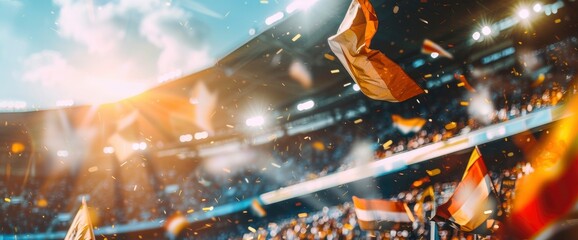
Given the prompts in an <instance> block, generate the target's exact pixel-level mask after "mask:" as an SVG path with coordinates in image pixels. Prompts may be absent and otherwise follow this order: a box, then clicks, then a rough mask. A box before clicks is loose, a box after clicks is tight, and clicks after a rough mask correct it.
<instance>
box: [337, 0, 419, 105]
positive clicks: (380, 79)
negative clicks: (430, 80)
mask: <svg viewBox="0 0 578 240" xmlns="http://www.w3.org/2000/svg"><path fill="white" fill-rule="evenodd" d="M376 32H377V15H376V14H375V10H374V9H373V6H372V5H371V3H370V2H369V0H353V1H352V2H351V5H350V6H349V10H348V11H347V13H346V14H345V18H344V19H343V22H342V23H341V26H339V30H338V31H337V34H335V35H334V36H332V37H330V38H329V39H328V41H329V47H331V50H332V51H333V53H335V55H336V56H337V58H339V60H340V61H341V63H342V64H343V66H344V67H345V69H346V70H347V72H348V73H349V75H351V77H352V78H353V80H354V81H355V82H356V83H357V84H358V85H359V87H360V88H361V92H363V94H365V95H366V96H368V97H370V98H372V99H376V100H385V101H390V102H401V101H405V100H407V99H409V98H412V97H414V96H416V95H418V94H421V93H423V92H424V91H423V90H422V89H421V88H420V87H419V86H418V85H417V84H416V83H415V82H414V81H413V80H412V79H411V78H410V77H409V76H408V75H407V74H406V73H405V72H404V71H403V69H402V68H401V67H400V66H399V65H397V63H395V62H393V61H392V60H390V59H389V58H387V57H386V56H385V55H384V54H383V53H381V52H380V51H378V50H374V49H371V48H369V45H370V43H371V39H372V38H373V36H374V35H375V33H376Z"/></svg>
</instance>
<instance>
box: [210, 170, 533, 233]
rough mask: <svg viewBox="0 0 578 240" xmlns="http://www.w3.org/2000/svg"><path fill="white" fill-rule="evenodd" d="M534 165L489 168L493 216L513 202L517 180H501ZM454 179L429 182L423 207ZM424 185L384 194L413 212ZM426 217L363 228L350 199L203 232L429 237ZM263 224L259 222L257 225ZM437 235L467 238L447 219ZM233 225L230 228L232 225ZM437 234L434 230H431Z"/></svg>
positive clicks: (439, 200)
mask: <svg viewBox="0 0 578 240" xmlns="http://www.w3.org/2000/svg"><path fill="white" fill-rule="evenodd" d="M532 171H533V168H532V166H531V165H530V164H529V163H526V162H524V161H520V162H518V163H517V164H516V166H515V167H514V168H511V169H503V170H501V171H491V172H490V175H491V178H492V181H493V184H494V186H495V187H496V195H497V196H498V197H499V202H500V204H498V206H497V209H496V211H497V214H496V215H495V219H496V220H498V221H503V220H504V219H506V218H507V216H508V215H509V214H510V211H511V208H512V202H513V200H514V199H515V194H514V192H515V186H516V184H513V185H512V184H503V182H505V181H507V182H514V183H515V182H516V181H517V180H518V179H522V178H523V177H524V176H526V175H528V174H530V173H532ZM455 178H456V180H455V181H451V182H443V183H432V184H431V185H430V186H433V189H434V193H435V198H434V199H435V203H433V204H432V203H431V202H426V203H425V204H424V205H423V206H424V207H423V208H422V209H423V211H424V212H428V213H429V211H431V209H432V208H433V207H434V206H439V205H441V204H443V203H445V202H446V201H447V200H448V199H449V198H450V197H451V195H452V194H453V192H454V190H455V188H456V187H457V185H458V183H459V176H456V177H455ZM426 188H427V187H426V186H420V187H419V188H411V189H408V190H406V191H402V192H399V193H397V194H394V195H391V196H388V197H386V199H390V200H396V201H402V202H405V203H407V205H408V207H409V208H410V209H412V214H414V215H416V216H417V215H418V214H417V213H416V212H415V210H416V208H415V206H416V205H417V204H422V203H420V202H419V200H418V199H420V198H421V197H422V195H423V194H424V190H425V189H426ZM420 214H424V213H420ZM429 222H430V221H429V220H428V218H427V217H426V218H424V219H422V220H419V219H418V218H416V221H415V222H414V223H413V224H411V226H406V227H399V226H396V227H391V228H387V227H386V228H383V229H381V230H379V231H364V230H361V229H360V228H359V226H358V224H357V220H356V217H355V210H354V207H353V204H352V202H345V203H343V204H341V205H338V206H325V207H323V209H322V210H321V211H318V212H311V213H307V214H303V216H300V217H298V216H295V217H291V218H287V219H283V220H278V221H272V222H267V221H263V222H258V223H255V224H252V228H253V229H255V231H254V232H253V231H249V230H247V229H248V227H247V226H243V227H239V228H237V229H236V232H233V233H221V234H218V236H206V239H223V240H225V239H376V240H377V239H383V240H386V239H387V240H390V239H391V240H393V239H396V240H405V239H430V234H432V233H431V225H430V223H429ZM260 224H262V225H260ZM436 225H437V234H438V236H439V237H438V238H436V239H442V240H447V239H452V240H453V239H467V237H468V235H470V237H471V236H472V235H471V234H469V233H466V232H463V231H460V230H459V229H456V228H453V227H451V226H450V224H449V223H445V222H438V223H436ZM231 229H232V228H231ZM434 234H436V233H434Z"/></svg>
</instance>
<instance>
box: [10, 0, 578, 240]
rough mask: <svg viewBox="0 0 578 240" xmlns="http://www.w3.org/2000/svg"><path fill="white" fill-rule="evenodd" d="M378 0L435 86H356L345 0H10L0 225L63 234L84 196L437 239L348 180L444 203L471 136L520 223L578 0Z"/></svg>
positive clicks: (127, 231) (574, 61) (172, 211)
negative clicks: (402, 222)
mask: <svg viewBox="0 0 578 240" xmlns="http://www.w3.org/2000/svg"><path fill="white" fill-rule="evenodd" d="M370 2H371V3H372V4H373V6H374V8H375V10H376V13H377V18H378V20H379V26H378V31H377V34H376V36H375V37H374V38H373V40H372V41H371V47H372V48H373V49H378V50H380V51H382V52H383V53H384V54H385V55H387V56H388V57H389V58H391V59H392V60H394V61H395V62H396V63H398V64H399V65H400V66H401V67H402V68H403V69H404V70H405V71H406V72H407V74H408V75H409V76H410V77H411V78H413V79H414V80H415V81H416V83H417V84H418V85H420V86H421V87H422V88H423V89H424V90H425V91H426V93H425V94H422V95H418V96H417V97H414V98H412V99H409V100H407V101H404V102H401V103H390V102H384V101H376V100H372V99H369V98H368V97H366V96H364V95H363V94H362V93H361V92H360V87H359V86H358V85H357V84H355V82H354V81H353V79H352V78H351V77H350V76H349V74H348V73H347V71H346V70H345V69H344V67H343V65H341V63H340V62H339V60H338V59H337V58H336V56H335V55H334V54H333V52H331V50H330V49H329V46H328V44H327V38H328V37H330V36H332V35H334V34H335V33H336V32H337V29H338V27H339V25H340V24H341V21H342V20H343V16H344V15H345V13H346V11H347V8H348V6H349V4H350V3H351V1H347V0H309V1H305V0H247V1H232V0H231V1H212V2H207V1H198V0H189V1H187V0H146V1H131V0H115V1H107V0H78V1H73V0H54V1H42V2H36V1H26V0H22V1H18V0H0V27H1V28H0V42H2V44H0V52H1V53H2V54H1V55H0V69H1V71H0V77H1V79H2V87H1V88H0V111H1V112H0V239H62V238H64V236H65V234H66V231H67V229H68V228H69V227H70V224H71V221H72V219H73V218H74V215H75V213H76V212H77V210H78V208H79V207H80V206H81V199H82V198H85V199H86V201H87V203H88V206H89V213H90V217H91V220H92V223H93V226H94V231H95V235H96V237H97V239H431V238H430V237H431V236H432V235H433V234H434V233H432V232H431V231H430V228H429V220H427V219H421V220H417V221H416V222H415V223H414V224H412V226H411V227H410V228H407V229H399V228H395V229H393V228H392V229H383V230H382V231H380V232H366V231H363V230H361V229H360V228H359V226H358V223H357V220H356V216H355V211H354V208H353V205H352V202H351V201H352V200H351V199H352V196H358V197H364V198H381V199H395V200H400V201H403V202H406V203H407V204H408V206H409V208H410V209H412V211H413V210H414V206H416V205H417V204H421V203H419V201H418V200H419V199H420V198H421V196H422V195H423V192H424V190H425V189H426V188H427V187H429V186H432V187H433V189H434V192H435V194H436V197H435V200H434V202H436V205H440V204H442V203H444V202H446V201H447V200H448V199H449V198H450V196H451V195H452V193H453V191H454V190H455V188H456V186H457V184H458V183H459V181H460V179H461V177H462V175H463V173H464V170H465V168H466V165H467V163H468V160H469V156H470V153H471V152H472V149H473V148H474V147H475V146H478V147H479V149H480V152H481V153H482V155H483V159H484V161H485V164H486V166H487V167H488V170H489V173H490V176H491V179H492V182H493V185H494V186H495V191H496V196H497V197H498V199H499V200H500V206H499V207H498V210H497V212H496V215H497V219H501V220H503V221H504V222H505V221H507V219H508V217H509V215H510V213H511V212H512V208H513V205H512V203H513V202H514V201H515V199H516V194H515V192H516V186H517V183H518V182H519V180H520V179H523V178H524V177H525V176H527V175H530V174H532V173H533V172H534V170H535V169H536V168H539V167H540V165H548V163H547V162H546V163H544V162H540V161H534V159H535V157H534V156H536V155H537V153H536V152H535V151H533V150H534V149H535V148H536V146H539V145H540V142H543V141H544V139H547V138H548V136H550V135H551V134H552V133H553V132H555V131H556V129H557V125H556V124H557V123H558V122H559V121H562V120H563V119H565V118H567V117H568V116H569V114H568V113H567V112H565V111H564V105H565V104H566V103H567V102H568V101H570V100H571V99H572V98H573V97H574V96H575V95H576V94H577V91H578V89H577V88H578V86H577V85H576V84H577V81H578V76H577V72H576V71H577V69H578V36H577V35H578V16H576V12H577V11H578V3H577V2H576V1H574V0H558V1H552V0H550V1H495V0H480V1H454V0H449V1H443V2H440V1H429V0H420V1H389V0H372V1H370ZM426 39H428V40H431V41H433V42H435V43H436V44H437V45H439V46H440V47H441V48H443V49H445V50H446V51H447V52H449V53H450V54H451V55H452V58H448V57H447V56H444V55H442V54H440V53H439V52H435V51H434V52H427V51H425V52H424V51H423V48H424V40H426ZM562 191H563V190H562ZM554 202H555V201H554ZM430 210H431V206H430V207H429V210H428V209H427V206H426V211H430ZM414 214H416V215H418V214H421V213H414ZM560 217H562V216H560ZM175 219H181V220H182V219H185V220H186V221H184V223H183V224H172V225H171V224H169V223H170V222H172V221H175ZM175 226H176V227H175ZM438 227H439V231H438V232H437V233H435V235H436V236H437V237H438V238H439V239H462V238H464V239H465V238H472V237H473V236H472V235H469V234H467V233H464V232H461V231H459V230H457V229H455V228H452V226H450V224H444V223H439V224H438ZM486 237H488V236H486ZM493 237H499V236H498V233H496V235H495V236H492V235H490V236H489V238H493ZM545 238H547V236H546V237H545Z"/></svg>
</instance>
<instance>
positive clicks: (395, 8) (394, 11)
mask: <svg viewBox="0 0 578 240" xmlns="http://www.w3.org/2000/svg"><path fill="white" fill-rule="evenodd" d="M397 12H399V6H397V5H395V6H394V7H393V13H394V14H397Z"/></svg>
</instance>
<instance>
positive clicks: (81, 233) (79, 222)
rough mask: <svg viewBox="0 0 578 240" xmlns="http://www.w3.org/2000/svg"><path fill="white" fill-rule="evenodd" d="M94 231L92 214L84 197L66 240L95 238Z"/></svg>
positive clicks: (93, 239)
mask: <svg viewBox="0 0 578 240" xmlns="http://www.w3.org/2000/svg"><path fill="white" fill-rule="evenodd" d="M95 239H96V238H95V237H94V232H93V230H92V223H91V222H90V214H89V213H88V206H86V202H85V201H84V198H83V199H82V206H80V209H79V210H78V213H76V216H75V217H74V220H72V224H70V228H69V229H68V232H67V233H66V237H64V240H95Z"/></svg>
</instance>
